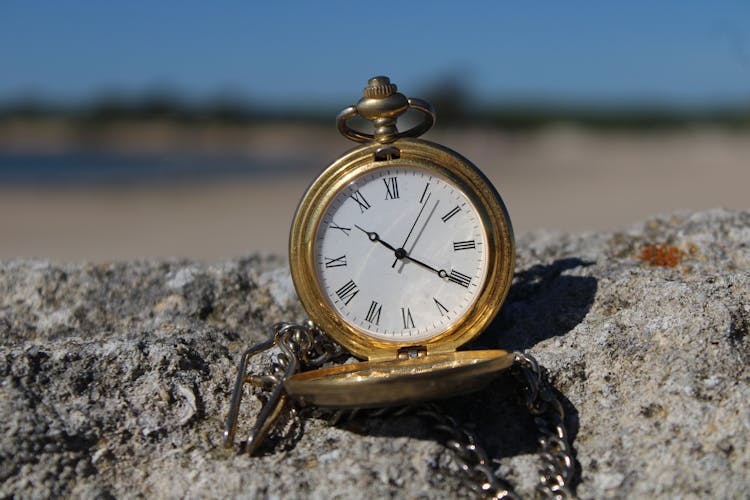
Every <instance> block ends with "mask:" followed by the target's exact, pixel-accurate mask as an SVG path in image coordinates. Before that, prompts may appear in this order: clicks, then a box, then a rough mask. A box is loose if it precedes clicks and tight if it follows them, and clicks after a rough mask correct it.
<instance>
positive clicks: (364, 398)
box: [284, 350, 515, 408]
mask: <svg viewBox="0 0 750 500" xmlns="http://www.w3.org/2000/svg"><path fill="white" fill-rule="evenodd" d="M514 359H515V355H514V354H513V353H509V352H506V351H501V350H486V351H459V352H448V353H438V354H432V355H430V356H422V357H415V358H407V359H395V360H384V361H365V362H361V363H354V364H348V365H336V366H331V367H328V368H320V369H318V370H313V371H309V372H302V373H297V374H295V375H293V376H292V377H291V378H289V379H288V380H286V381H285V382H284V388H285V389H286V391H287V394H289V395H290V396H291V397H293V398H295V399H296V400H298V401H300V402H302V403H304V404H313V405H316V406H320V407H333V408H365V407H378V406H390V405H398V404H407V403H414V402H420V401H430V400H434V399H442V398H448V397H451V396H457V395H459V394H466V393H468V392H472V391H476V390H479V389H481V388H482V387H484V386H485V385H486V384H487V383H488V382H490V381H491V380H492V379H493V378H495V377H496V376H497V375H498V374H499V373H500V372H501V371H503V370H505V369H507V368H509V367H510V366H511V365H512V364H513V361H514Z"/></svg>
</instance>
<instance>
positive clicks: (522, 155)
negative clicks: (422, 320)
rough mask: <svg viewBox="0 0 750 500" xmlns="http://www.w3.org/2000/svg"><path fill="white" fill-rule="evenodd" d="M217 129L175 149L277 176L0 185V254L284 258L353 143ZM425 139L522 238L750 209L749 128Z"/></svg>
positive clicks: (153, 145) (156, 148)
mask: <svg viewBox="0 0 750 500" xmlns="http://www.w3.org/2000/svg"><path fill="white" fill-rule="evenodd" d="M120 132H122V131H120ZM13 134H15V135H13ZM164 134H167V135H166V136H165V135H164ZM164 134H162V135H158V134H157V135H156V136H157V137H159V140H152V141H149V140H146V139H145V138H144V137H140V136H136V137H133V138H132V142H133V143H134V144H138V147H140V148H142V149H144V150H146V152H150V153H159V152H160V151H161V150H162V149H164V148H166V149H169V148H171V147H172V146H173V145H172V143H171V142H170V136H169V134H168V133H167V132H164ZM211 134H212V132H211V131H210V130H203V131H201V132H200V133H198V132H195V133H194V136H191V137H189V138H188V139H187V140H186V139H185V137H183V136H181V137H177V138H176V139H175V143H177V144H182V145H186V146H185V148H186V153H185V154H186V155H187V156H189V155H190V154H206V153H207V152H208V153H210V152H211V151H217V150H227V149H229V150H232V151H235V152H237V153H238V154H244V153H248V154H250V153H252V154H253V155H254V157H255V158H256V159H257V158H259V159H260V160H259V161H261V162H263V161H265V162H267V163H268V164H269V165H272V167H271V171H269V172H262V171H261V172H260V173H258V172H256V173H247V172H244V173H236V174H234V175H228V176H223V177H222V176H219V177H207V178H206V179H195V178H191V179H183V178H181V177H180V175H179V172H178V173H176V174H175V175H174V177H173V178H170V177H167V178H162V179H160V181H159V182H158V183H148V182H136V183H114V184H112V183H110V184H107V185H95V186H90V185H76V184H70V185H44V184H41V185H35V184H20V185H7V184H6V185H3V186H0V258H2V259H8V258H13V257H38V258H51V259H53V260H93V261H97V262H106V261H111V260H120V259H137V258H145V257H190V258H201V259H217V258H221V257H231V256H238V255H243V254H247V253H250V252H256V251H267V252H274V253H278V254H286V245H287V236H288V231H289V225H290V223H291V219H292V216H293V213H294V210H295V208H296V205H297V202H298V200H299V198H300V197H301V196H302V194H303V192H304V190H305V188H306V187H307V185H308V184H309V183H310V182H311V181H312V179H313V178H314V177H315V175H317V173H318V172H319V171H320V170H321V169H322V168H324V167H325V166H326V165H328V163H330V162H331V161H332V160H334V159H335V158H336V157H337V156H339V155H340V154H341V153H342V152H343V151H345V150H346V149H348V148H350V147H351V146H352V143H348V142H347V141H345V140H344V139H343V138H341V137H340V136H338V134H337V132H336V130H335V129H334V128H333V127H331V128H328V129H327V128H321V127H312V128H306V127H286V128H284V127H281V128H279V127H276V128H274V127H270V128H256V129H249V130H238V131H236V132H235V133H233V134H218V133H216V134H214V135H213V136H212V135H211ZM22 135H23V134H20V135H19V132H18V130H16V131H15V132H13V133H11V131H8V130H6V131H5V134H4V135H3V137H5V138H6V146H8V145H13V146H14V147H17V146H18V145H19V144H20V145H23V144H24V142H23V137H22ZM50 137H51V138H54V137H55V134H50ZM118 137H119V139H118V141H119V142H117V144H123V140H122V138H123V137H126V138H127V137H128V135H127V134H123V133H120V134H119V135H118ZM148 137H154V134H153V131H151V133H150V135H148ZM425 138H426V139H427V140H432V141H435V142H439V143H441V144H443V145H446V146H448V147H450V148H452V149H455V150H456V151H458V152H460V153H461V154H463V155H464V156H466V157H468V158H469V159H470V160H472V161H473V162H474V163H475V164H477V165H478V166H479V167H480V168H481V169H482V170H483V171H484V172H485V173H486V174H487V176H488V177H489V178H490V179H491V180H492V182H493V183H494V184H495V186H496V187H497V189H498V191H499V192H500V194H501V196H502V197H503V198H504V200H505V202H506V205H507V207H508V210H509V212H510V214H511V218H512V221H513V224H514V228H515V230H516V233H517V234H520V233H523V232H525V231H529V230H533V229H540V228H545V229H557V230H563V231H582V230H601V229H608V228H614V227H618V226H623V225H627V224H630V223H633V222H636V221H638V220H641V219H643V218H645V217H647V216H649V215H653V214H657V213H665V212H672V211H675V210H681V209H691V210H701V209H707V208H714V207H724V208H735V209H741V208H749V205H750V204H749V203H748V200H749V199H750V198H748V195H747V189H748V186H750V132H748V130H747V129H745V130H737V131H732V130H731V129H719V128H716V129H714V128H707V127H697V128H685V129H675V130H664V131H609V132H608V131H590V130H586V129H583V128H576V127H571V126H555V127H548V128H544V129H541V130H537V131H526V132H514V133H511V132H507V131H501V130H492V129H451V130H448V131H440V130H438V131H435V132H430V133H429V134H427V135H426V136H425ZM35 139H36V140H37V142H38V139H39V136H38V135H37V136H36V138H35ZM98 141H99V142H100V143H101V142H102V138H101V137H99V138H98ZM43 142H44V145H43V146H40V145H38V144H37V145H35V146H34V148H35V150H45V148H46V150H48V151H52V152H53V153H54V151H55V148H61V147H63V145H64V143H60V144H58V143H56V142H55V141H54V140H52V139H50V138H48V140H46V141H43ZM104 142H106V140H105V141H104ZM56 144H57V145H56ZM0 146H2V140H0ZM123 147H125V148H126V149H127V147H128V144H127V141H125V144H124V146H123ZM6 149H8V148H7V147H6ZM276 165H283V166H284V167H281V166H279V167H276ZM274 168H276V170H282V172H274V171H273V170H274ZM261 170H262V169H261ZM271 174H275V175H271Z"/></svg>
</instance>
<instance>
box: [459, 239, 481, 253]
mask: <svg viewBox="0 0 750 500" xmlns="http://www.w3.org/2000/svg"><path fill="white" fill-rule="evenodd" d="M476 247H477V244H476V243H475V242H474V240H469V241H454V242H453V251H454V252H457V251H458V250H470V249H472V248H476Z"/></svg>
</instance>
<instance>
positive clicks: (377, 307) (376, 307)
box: [365, 300, 383, 325]
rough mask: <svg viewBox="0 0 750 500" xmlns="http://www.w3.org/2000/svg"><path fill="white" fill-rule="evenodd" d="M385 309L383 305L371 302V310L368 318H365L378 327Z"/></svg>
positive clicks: (368, 311) (368, 312)
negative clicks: (381, 312) (382, 311)
mask: <svg viewBox="0 0 750 500" xmlns="http://www.w3.org/2000/svg"><path fill="white" fill-rule="evenodd" d="M382 309H383V305H382V304H378V303H377V302H375V301H374V300H373V301H372V302H370V309H368V310H367V316H365V321H369V322H370V323H375V324H376V325H378V324H380V311H381V310H382Z"/></svg>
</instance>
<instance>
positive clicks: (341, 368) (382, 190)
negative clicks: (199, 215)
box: [224, 76, 574, 493]
mask: <svg viewBox="0 0 750 500" xmlns="http://www.w3.org/2000/svg"><path fill="white" fill-rule="evenodd" d="M363 94H364V95H363V97H362V98H361V99H360V100H359V101H358V102H357V104H356V105H354V106H350V107H348V108H346V109H344V110H343V111H342V112H341V113H340V114H339V116H338V118H337V126H338V130H339V131H340V132H341V133H342V134H343V135H344V136H345V137H347V138H348V139H351V140H353V141H355V142H359V143H362V144H361V145H360V146H358V147H355V148H354V149H352V150H350V151H348V152H346V153H345V154H344V155H342V156H341V157H340V158H338V159H337V160H335V161H334V162H333V163H332V164H331V165H330V166H328V167H327V168H326V169H325V170H324V171H323V172H322V173H321V174H320V175H319V176H318V177H317V178H316V179H315V180H314V181H313V182H312V184H311V185H310V187H309V188H308V189H307V191H306V193H305V194H304V196H303V198H302V200H301V201H300V203H299V205H298V207H297V211H296V214H295V216H294V220H293V222H292V227H291V233H290V238H289V264H290V271H291V276H292V280H293V282H294V286H295V288H296V291H297V294H298V295H299V299H300V301H301V303H302V305H303V307H304V309H305V311H306V312H307V314H308V315H309V318H310V320H309V321H308V323H306V324H294V323H279V324H277V325H275V326H274V328H273V332H272V336H271V338H270V339H269V340H268V341H267V342H264V343H262V344H259V345H257V346H254V347H252V348H250V349H248V350H247V351H246V352H245V353H244V354H243V356H242V359H241V361H240V367H239V372H238V375H237V381H236V384H235V388H234V393H233V396H232V402H231V406H230V411H229V415H228V417H227V423H226V426H225V430H224V442H225V444H226V446H231V445H232V443H233V442H234V435H235V430H236V425H237V419H238V415H239V406H240V400H241V397H242V391H243V386H244V384H245V383H250V384H253V385H256V386H260V387H262V388H266V389H270V390H271V393H270V396H269V398H268V401H267V403H266V404H265V406H264V407H263V408H262V410H261V412H260V414H259V416H258V419H257V422H256V424H255V427H254V428H253V430H252V433H251V437H250V438H249V439H247V441H246V442H245V449H246V450H247V451H249V452H250V453H253V452H254V451H256V450H257V449H258V446H259V445H260V443H261V442H262V441H263V439H264V437H265V436H266V435H267V434H268V433H269V432H270V430H271V429H272V427H273V426H274V423H275V421H276V420H277V418H278V417H279V415H280V414H281V413H282V410H283V409H284V407H285V406H286V404H287V403H288V402H290V401H291V402H293V403H294V404H296V405H314V406H317V407H322V408H336V409H346V408H367V407H385V406H394V405H405V404H414V403H419V402H424V401H431V400H436V399H442V398H448V397H451V396H455V395H458V394H464V393H468V392H471V391H475V390H478V389H481V388H482V387H483V386H485V385H486V384H487V383H488V382H489V381H491V380H492V379H493V378H494V377H497V376H498V375H499V374H500V373H501V372H503V371H504V370H506V369H508V368H511V367H515V368H520V369H521V370H522V371H523V376H522V380H523V382H524V384H525V385H526V387H527V406H528V407H529V409H530V410H531V411H532V413H533V414H534V415H537V416H540V415H542V416H546V420H547V421H546V424H545V426H546V427H545V429H547V433H548V434H549V436H548V437H547V441H545V442H546V443H547V445H546V448H548V449H546V453H547V455H546V456H547V457H548V471H550V473H549V474H547V476H546V477H547V486H545V488H546V489H547V490H548V491H549V492H553V493H554V492H556V491H563V490H564V489H565V488H566V487H567V486H566V484H567V482H568V481H569V480H570V478H571V477H572V474H573V472H574V463H573V460H572V454H571V451H570V447H569V444H568V442H567V435H566V432H565V427H564V422H563V420H564V412H563V410H562V406H561V405H560V404H559V402H558V401H557V399H556V398H555V397H554V396H551V394H552V392H551V390H549V387H548V384H547V385H546V378H544V376H543V374H544V373H543V370H541V369H540V368H539V367H538V365H537V364H536V362H535V360H534V359H533V358H532V357H531V356H528V355H525V354H521V353H510V352H507V351H504V350H463V351H459V350H458V349H459V348H460V347H461V346H462V345H464V344H466V343H467V342H469V341H470V340H472V339H474V338H476V337H477V336H478V335H479V334H481V333H482V332H483V331H484V330H485V329H486V328H487V327H488V326H489V325H490V323H491V321H492V320H493V319H494V317H495V316H496V315H497V313H498V311H499V310H500V307H501V306H502V303H503V301H504V300H505V297H506V295H507V293H508V290H509V288H510V284H511V281H512V278H513V272H514V263H515V246H514V240H513V230H512V227H511V222H510V217H509V216H508V211H507V209H506V207H505V205H504V203H503V200H502V198H501V197H500V195H499V194H498V193H497V191H496V190H495V188H494V187H493V185H492V184H491V182H490V181H489V180H488V179H487V178H486V177H485V176H484V175H483V174H482V172H481V171H480V170H479V169H478V168H477V167H476V166H474V165H473V164H472V163H471V162H470V161H469V160H467V159H466V158H464V157H463V156H461V155H460V154H458V153H456V152H455V151H452V150H450V149H448V148H446V147H444V146H441V145H438V144H435V143H432V142H428V141H426V140H422V139H418V136H420V135H421V134H423V133H425V132H426V131H427V130H429V129H430V128H431V127H432V125H433V123H434V121H435V114H434V112H433V110H432V108H431V106H430V105H429V104H428V103H427V102H425V101H422V100H420V99H415V98H407V97H406V96H404V94H402V93H400V92H398V89H397V87H396V85H394V84H393V83H391V81H390V79H389V78H387V77H384V76H378V77H374V78H371V79H370V80H369V81H368V84H367V87H365V88H364V91H363ZM409 110H413V111H415V112H416V113H418V114H419V116H420V118H421V120H420V121H419V122H418V123H417V125H415V126H413V127H412V128H409V129H407V130H405V131H399V130H398V128H397V121H398V119H399V117H401V116H402V115H404V114H405V113H406V112H407V111H409ZM355 117H359V118H360V119H364V120H365V121H369V122H371V123H372V127H373V131H372V133H366V132H363V131H360V130H357V129H355V128H352V127H351V126H350V121H351V120H352V119H353V118H355ZM276 345H277V346H278V347H279V348H280V349H281V354H279V355H278V356H277V358H276V362H275V363H274V365H273V366H272V367H271V370H270V371H269V373H268V374H266V375H264V376H256V375H252V374H248V372H247V370H248V367H249V361H250V359H251V358H252V356H254V355H256V354H258V353H259V352H261V351H264V350H266V349H269V348H271V347H273V346H276ZM342 354H343V355H346V354H349V355H351V356H354V357H355V358H357V359H358V361H357V362H354V363H345V364H333V363H329V362H330V361H332V360H336V359H337V358H339V357H340V356H341V355H342ZM431 414H432V415H435V413H434V412H431ZM433 420H434V419H433ZM542 420H545V419H544V418H543V419H542ZM441 422H442V421H441ZM441 425H442V427H441V428H443V429H444V428H445V424H444V423H442V424H441ZM458 434H460V435H467V434H466V433H463V434H462V433H458ZM458 434H457V435H458ZM451 446H453V447H454V448H455V447H457V446H458V447H459V448H460V447H461V445H460V444H456V443H455V441H454V444H452V445H451ZM464 448H465V450H464V452H465V453H464V456H466V454H467V453H468V454H469V455H472V454H476V453H477V450H478V448H477V446H476V444H475V443H473V441H472V442H471V443H468V444H466V445H465V446H464ZM543 448H545V446H543ZM467 450H471V451H467ZM477 456H480V457H481V456H483V454H482V453H478V454H477ZM476 468H477V464H476V463H475V464H473V465H472V470H476ZM482 470H485V471H489V470H490V469H489V467H487V466H486V464H485V465H484V466H483V469H482ZM490 476H492V477H490ZM544 477H545V476H543V478H542V483H543V484H544V481H545V479H544ZM492 478H494V476H493V475H492V474H491V473H489V472H488V473H487V480H488V481H490V482H492ZM485 486H486V484H485V485H483V487H485ZM496 489H498V490H500V489H499V488H496Z"/></svg>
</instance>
